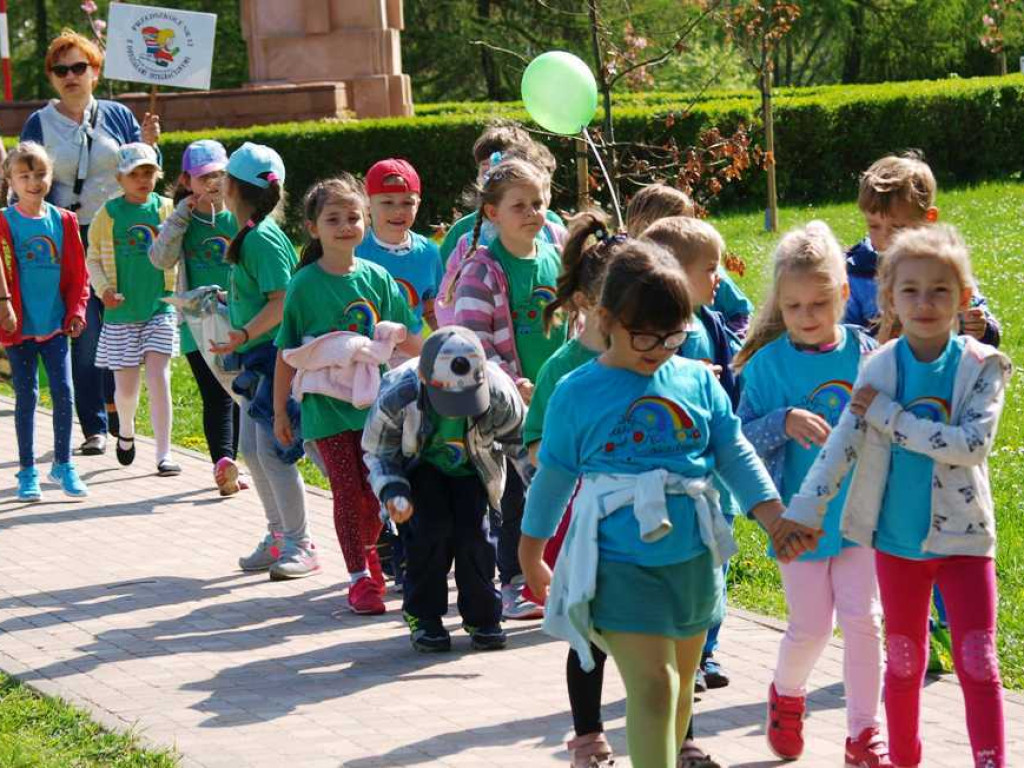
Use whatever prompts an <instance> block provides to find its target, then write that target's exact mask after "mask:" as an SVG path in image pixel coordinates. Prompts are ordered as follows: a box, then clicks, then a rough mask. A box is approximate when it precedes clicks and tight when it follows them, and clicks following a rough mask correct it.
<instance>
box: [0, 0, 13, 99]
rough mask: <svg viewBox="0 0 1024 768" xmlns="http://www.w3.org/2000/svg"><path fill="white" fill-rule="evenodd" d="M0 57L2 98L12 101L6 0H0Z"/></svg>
mask: <svg viewBox="0 0 1024 768" xmlns="http://www.w3.org/2000/svg"><path fill="white" fill-rule="evenodd" d="M0 59H2V60H3V74H4V98H5V99H7V101H14V88H13V85H12V83H11V42H10V37H9V36H8V34H7V0H0Z"/></svg>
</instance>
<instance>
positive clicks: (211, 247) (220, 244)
mask: <svg viewBox="0 0 1024 768" xmlns="http://www.w3.org/2000/svg"><path fill="white" fill-rule="evenodd" d="M230 245H231V240H230V239H229V238H226V237H224V236H222V235H215V236H214V237H208V238H206V239H205V240H203V242H202V249H203V250H202V256H203V257H204V258H205V259H206V261H212V262H215V263H220V264H223V263H224V259H225V258H226V257H227V255H228V248H229V247H230Z"/></svg>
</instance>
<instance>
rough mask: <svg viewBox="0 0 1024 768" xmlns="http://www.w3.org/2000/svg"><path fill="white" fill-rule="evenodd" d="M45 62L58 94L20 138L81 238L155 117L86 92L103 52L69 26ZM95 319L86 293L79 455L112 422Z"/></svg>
mask: <svg viewBox="0 0 1024 768" xmlns="http://www.w3.org/2000/svg"><path fill="white" fill-rule="evenodd" d="M44 66H45V67H46V73H47V75H48V76H49V78H50V84H51V85H52V86H53V88H54V90H55V91H57V94H58V97H59V98H56V99H53V100H51V101H50V103H49V104H47V105H46V106H45V107H43V108H42V109H38V110H36V111H35V112H33V113H32V114H31V115H30V116H29V118H28V120H26V121H25V126H24V127H23V128H22V131H21V140H22V141H34V142H37V143H38V144H42V145H43V146H44V147H46V151H47V154H49V155H50V159H51V160H52V161H53V188H52V189H51V191H50V196H49V201H50V202H51V203H53V204H54V205H57V206H60V207H61V208H67V209H68V210H71V211H74V212H75V213H76V214H77V215H78V223H79V225H80V227H81V232H82V241H83V242H84V243H85V244H86V246H88V243H89V224H90V223H91V222H92V218H93V216H94V215H95V214H96V212H97V211H98V210H99V209H100V208H101V207H102V206H103V205H104V204H105V203H106V202H107V200H109V199H111V198H112V197H115V196H116V195H118V194H119V193H120V187H119V186H118V183H117V179H116V172H117V151H118V149H119V148H120V147H122V146H123V145H125V144H131V143H133V142H138V141H142V142H145V143H146V144H149V145H151V146H156V143H157V140H158V139H159V138H160V120H159V118H158V117H157V116H156V115H150V114H147V115H146V116H145V118H144V119H143V123H142V125H141V126H140V125H139V122H138V121H137V120H136V119H135V115H133V114H132V112H131V110H130V109H128V108H127V107H126V106H124V105H123V104H119V103H118V102H116V101H106V100H97V99H94V98H93V91H94V90H95V89H96V84H97V83H98V82H99V79H100V68H101V67H102V66H103V52H102V51H101V50H100V49H99V48H98V47H97V46H96V44H95V43H93V42H92V41H91V40H89V39H88V38H86V37H83V36H82V35H79V34H78V33H76V32H72V31H70V30H65V31H64V32H62V33H61V34H60V35H59V36H57V37H56V38H55V39H54V40H53V41H52V42H51V43H50V47H49V48H48V49H47V51H46V59H45V62H44ZM102 322H103V305H102V302H100V300H99V298H97V296H96V295H95V293H93V294H91V295H90V298H89V306H88V310H87V314H86V323H87V324H86V327H85V330H84V331H83V332H82V335H81V336H79V337H78V338H77V339H75V340H74V341H73V342H72V344H71V370H72V378H73V380H74V387H75V410H76V411H77V413H78V420H79V422H80V423H81V425H82V431H83V433H84V434H85V442H84V443H83V444H82V447H81V451H82V453H83V454H85V455H98V454H101V453H104V452H105V451H106V443H107V438H106V436H107V432H108V426H110V427H111V429H110V430H109V431H112V432H113V431H116V429H114V428H113V427H114V425H113V424H110V425H108V413H110V414H111V416H112V417H113V418H114V419H116V412H115V411H114V406H113V399H114V382H113V379H112V378H111V377H110V376H109V373H107V374H106V375H105V374H104V372H103V371H102V370H101V369H99V368H97V367H96V365H95V359H96V345H97V343H98V341H99V336H100V326H101V324H102Z"/></svg>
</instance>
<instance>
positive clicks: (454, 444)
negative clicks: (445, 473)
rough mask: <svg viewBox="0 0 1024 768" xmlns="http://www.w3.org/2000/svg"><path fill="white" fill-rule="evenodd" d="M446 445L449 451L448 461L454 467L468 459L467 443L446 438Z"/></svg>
mask: <svg viewBox="0 0 1024 768" xmlns="http://www.w3.org/2000/svg"><path fill="white" fill-rule="evenodd" d="M444 447H445V450H446V451H447V453H448V461H449V462H451V465H452V466H453V467H454V466H457V465H459V464H462V463H463V462H464V461H465V460H466V444H465V443H464V442H462V441H461V440H445V443H444Z"/></svg>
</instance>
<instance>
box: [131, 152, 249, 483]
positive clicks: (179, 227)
mask: <svg viewBox="0 0 1024 768" xmlns="http://www.w3.org/2000/svg"><path fill="white" fill-rule="evenodd" d="M227 164H228V155H227V152H226V151H225V150H224V147H223V146H222V145H221V144H220V142H217V141H210V140H207V139H202V140H200V141H194V142H192V143H191V144H189V145H188V147H186V148H185V153H184V155H183V156H182V158H181V167H182V172H181V177H180V178H179V179H178V185H177V188H176V189H175V191H174V203H175V208H174V213H172V214H171V216H170V217H169V218H168V219H167V221H165V222H164V224H163V227H161V229H160V236H159V237H158V238H157V240H156V242H155V243H154V244H153V247H152V248H151V249H150V251H149V260H150V261H151V262H153V266H155V267H157V268H158V269H171V268H174V267H178V268H179V269H178V285H177V290H178V292H179V293H184V292H185V291H190V290H192V289H194V288H199V287H201V286H205V285H215V286H218V287H219V288H221V289H222V290H227V287H228V281H229V275H230V273H231V265H230V264H229V263H228V261H227V258H226V257H227V250H228V246H229V245H230V244H231V240H232V238H233V237H234V236H235V235H236V234H237V233H238V222H236V221H235V215H234V214H233V213H232V212H231V211H229V210H228V209H227V206H226V205H225V204H224V169H225V168H226V167H227ZM179 328H180V330H181V351H182V352H183V353H184V354H185V359H186V360H188V364H189V367H190V368H191V369H192V375H193V376H195V380H196V385H197V386H198V388H199V395H200V397H201V398H202V401H203V433H204V434H205V436H206V446H207V448H208V449H209V451H210V459H211V460H212V461H213V464H214V469H213V478H214V481H215V482H216V483H217V487H218V488H219V489H220V493H221V495H222V496H230V495H232V494H235V493H238V491H239V487H240V486H239V482H238V465H236V464H235V455H236V454H237V452H238V406H237V405H235V401H234V400H232V398H231V395H230V394H228V392H227V391H225V389H224V387H223V386H221V384H220V382H219V381H218V379H217V377H216V376H215V375H214V374H213V371H211V370H210V366H209V365H208V364H207V362H206V359H205V358H204V357H203V353H202V351H200V349H199V346H198V344H197V343H196V339H195V338H194V337H193V336H192V332H191V331H190V330H189V327H188V325H187V324H185V323H182V324H181V325H180V326H179Z"/></svg>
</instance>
